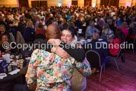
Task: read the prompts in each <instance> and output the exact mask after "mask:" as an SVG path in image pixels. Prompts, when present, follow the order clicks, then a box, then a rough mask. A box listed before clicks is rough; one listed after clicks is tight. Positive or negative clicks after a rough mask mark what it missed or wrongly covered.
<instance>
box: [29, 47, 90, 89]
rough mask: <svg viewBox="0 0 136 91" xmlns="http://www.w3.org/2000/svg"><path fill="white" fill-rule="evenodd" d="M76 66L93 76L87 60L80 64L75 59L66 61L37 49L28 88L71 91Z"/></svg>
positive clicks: (30, 71) (32, 57)
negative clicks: (71, 80)
mask: <svg viewBox="0 0 136 91" xmlns="http://www.w3.org/2000/svg"><path fill="white" fill-rule="evenodd" d="M74 66H75V67H76V68H77V69H78V70H79V71H80V72H82V74H83V75H85V76H89V75H90V74H91V68H90V65H89V63H88V61H86V60H84V62H83V63H79V62H76V61H75V60H74V59H73V58H69V59H64V58H61V57H59V56H57V55H56V54H54V53H50V52H47V51H44V50H40V49H36V50H34V52H33V54H32V56H31V60H30V63H29V66H28V70H27V74H26V81H27V86H28V87H35V86H36V91H71V89H70V86H71V82H70V79H71V77H72V73H73V67H74Z"/></svg>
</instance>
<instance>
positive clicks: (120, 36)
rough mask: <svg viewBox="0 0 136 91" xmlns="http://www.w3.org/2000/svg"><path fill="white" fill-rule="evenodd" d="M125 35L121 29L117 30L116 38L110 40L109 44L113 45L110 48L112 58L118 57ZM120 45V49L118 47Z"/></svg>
mask: <svg viewBox="0 0 136 91" xmlns="http://www.w3.org/2000/svg"><path fill="white" fill-rule="evenodd" d="M124 39H125V37H124V34H123V32H122V30H121V29H117V30H116V32H115V38H114V39H111V40H109V43H110V44H112V45H111V46H110V49H109V52H110V55H111V56H114V57H116V56H117V55H118V54H119V52H120V44H121V43H123V42H124ZM115 45H118V46H119V47H116V46H115Z"/></svg>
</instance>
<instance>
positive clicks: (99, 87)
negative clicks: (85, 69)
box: [86, 51, 136, 91]
mask: <svg viewBox="0 0 136 91" xmlns="http://www.w3.org/2000/svg"><path fill="white" fill-rule="evenodd" d="M125 61H126V62H125V63H122V62H121V60H120V59H119V60H118V65H119V67H120V71H117V68H116V66H115V64H114V63H113V62H112V61H111V62H110V63H111V65H110V67H106V70H105V72H103V73H102V82H101V83H99V80H98V79H99V74H95V75H92V76H90V77H88V78H87V89H86V91H136V53H135V54H133V53H132V51H126V52H125Z"/></svg>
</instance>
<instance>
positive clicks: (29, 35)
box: [23, 20, 35, 43]
mask: <svg viewBox="0 0 136 91" xmlns="http://www.w3.org/2000/svg"><path fill="white" fill-rule="evenodd" d="M23 37H24V39H25V42H26V43H28V42H33V41H34V38H35V30H34V28H33V22H32V21H31V20H28V21H27V23H26V28H25V30H24V34H23Z"/></svg>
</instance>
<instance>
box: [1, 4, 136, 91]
mask: <svg viewBox="0 0 136 91" xmlns="http://www.w3.org/2000/svg"><path fill="white" fill-rule="evenodd" d="M79 30H82V31H80V33H79V32H78V31H79ZM135 35H136V6H133V7H127V8H125V7H113V6H112V7H103V6H102V7H101V8H97V7H95V8H92V7H83V8H80V7H70V8H68V7H48V8H43V7H42V8H6V7H2V8H0V51H1V52H2V53H12V54H16V53H17V54H18V53H22V51H24V50H22V49H17V48H16V49H11V48H9V47H8V48H7V49H4V48H3V46H2V44H3V43H4V42H9V43H11V42H17V43H28V44H29V43H30V44H32V43H44V44H48V43H49V44H50V45H51V48H47V47H46V48H45V49H42V48H38V47H36V48H34V49H32V50H27V49H26V50H25V51H30V52H33V53H32V55H31V60H30V62H28V63H27V65H26V67H25V69H23V73H24V74H23V75H25V77H26V84H27V87H28V88H29V89H30V90H35V89H36V90H37V91H38V90H54V89H55V90H66V91H68V90H69V91H70V90H71V88H72V90H73V91H84V90H85V88H86V85H87V81H86V76H89V75H91V73H92V71H91V68H90V65H93V64H89V62H88V60H86V58H85V53H86V52H87V51H89V50H94V51H96V52H98V53H99V55H100V58H101V62H102V63H103V62H104V61H105V58H106V57H107V56H114V57H116V56H117V55H118V54H119V51H120V49H121V48H120V47H119V48H113V47H111V46H110V47H109V48H107V49H105V48H103V47H101V48H99V49H97V48H96V46H100V45H101V44H103V41H104V42H106V43H107V44H112V45H115V44H118V45H120V44H121V43H123V42H125V41H127V42H128V43H133V41H134V39H135V38H136V37H135ZM99 39H102V40H103V41H101V43H99V45H97V42H100V41H99ZM88 40H89V41H88ZM82 41H83V42H82ZM81 42H82V43H81ZM54 43H55V45H54ZM79 43H80V44H79ZM90 44H91V45H92V46H90V47H88V46H87V45H90ZM65 45H67V46H68V48H67V47H62V46H65ZM103 45H104V44H103ZM92 68H93V66H92ZM21 72H22V71H21ZM36 74H37V75H36ZM72 75H73V76H72ZM79 78H80V79H81V80H79ZM36 79H37V80H36ZM77 84H78V85H77ZM34 87H35V88H34ZM17 88H18V87H17V86H15V88H14V89H17Z"/></svg>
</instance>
